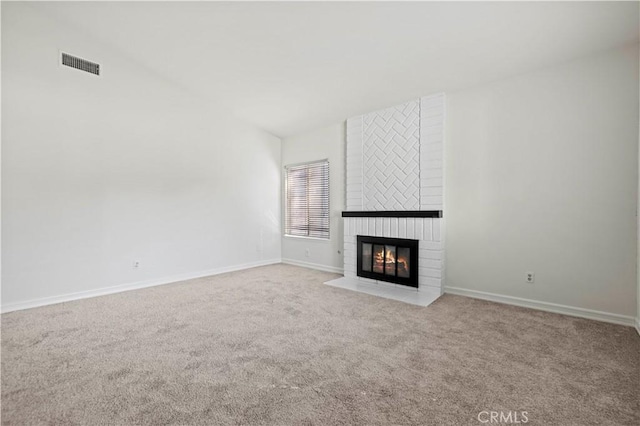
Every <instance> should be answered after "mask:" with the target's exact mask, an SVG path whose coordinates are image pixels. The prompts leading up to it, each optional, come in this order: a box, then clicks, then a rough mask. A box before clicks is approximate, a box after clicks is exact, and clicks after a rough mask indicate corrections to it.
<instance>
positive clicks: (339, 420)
mask: <svg viewBox="0 0 640 426" xmlns="http://www.w3.org/2000/svg"><path fill="white" fill-rule="evenodd" d="M334 277H335V275H334V274H329V273H323V272H318V271H313V270H309V269H303V268H298V267H294V266H287V265H273V266H267V267H261V268H255V269H250V270H246V271H240V272H234V273H230V274H224V275H218V276H215V277H210V278H202V279H197V280H191V281H186V282H182V283H176V284H171V285H165V286H160V287H154V288H149V289H145V290H138V291H130V292H126V293H120V294H115V295H110V296H104V297H97V298H93V299H86V300H81V301H76V302H70V303H64V304H59V305H53V306H48V307H43V308H37V309H31V310H26V311H19V312H13V313H9V314H4V315H2V424H6V425H33V424H55V425H65V424H84V425H99V424H110V425H111V424H118V425H126V424H148V425H160V424H181V425H187V424H210V425H227V424H242V425H254V424H256V425H258V424H269V425H347V424H348V425H387V424H392V425H414V424H415V425H423V424H424V425H474V424H478V425H479V424H483V423H481V422H480V421H479V420H478V414H479V413H481V412H483V411H487V412H490V411H496V412H500V411H501V412H503V414H504V415H507V413H509V412H511V416H512V417H511V419H512V420H513V419H514V413H515V412H517V414H516V416H520V417H519V418H518V420H520V421H522V420H524V418H523V417H522V413H521V412H522V411H526V414H525V416H526V419H527V420H528V424H531V425H540V424H545V425H563V426H564V425H581V426H582V425H595V424H607V425H638V424H640V366H639V365H640V337H639V336H638V335H637V333H636V331H635V330H634V329H633V328H631V327H622V326H616V325H610V324H604V323H599V322H595V321H589V320H582V319H577V318H571V317H566V316H562V315H555V314H549V313H544V312H538V311H534V310H529V309H523V308H517V307H511V306H506V305H499V304H494V303H490V302H483V301H478V300H473V299H469V298H464V297H458V296H450V295H445V296H443V297H441V298H440V299H439V300H438V301H436V302H435V303H434V304H433V305H431V306H429V307H427V308H423V307H418V306H413V305H407V304H404V303H401V302H396V301H393V300H387V299H381V298H377V297H374V296H369V295H365V294H360V293H354V292H350V291H346V290H341V289H337V288H333V287H329V286H326V285H323V284H322V282H324V281H326V280H328V279H331V278H334ZM489 416H490V414H482V415H481V417H480V418H481V420H489V419H490V417H489ZM485 424H490V423H485Z"/></svg>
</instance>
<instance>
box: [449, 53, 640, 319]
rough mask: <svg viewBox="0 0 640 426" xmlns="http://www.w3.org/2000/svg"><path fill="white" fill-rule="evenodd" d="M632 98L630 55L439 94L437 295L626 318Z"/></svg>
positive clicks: (633, 166) (634, 182)
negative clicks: (443, 109)
mask: <svg viewBox="0 0 640 426" xmlns="http://www.w3.org/2000/svg"><path fill="white" fill-rule="evenodd" d="M638 90H639V89H638V46H637V45H634V46H630V47H628V48H624V49H618V50H614V51H609V52H605V53H602V54H599V55H596V56H591V57H588V58H584V59H581V60H576V61H572V62H569V63H564V64H560V65H558V66H555V67H552V68H548V69H544V70H541V71H537V72H532V73H530V74H526V75H522V76H519V77H516V78H512V79H509V80H504V81H500V82H496V83H493V84H489V85H486V86H482V87H478V88H473V89H469V90H461V91H458V92H453V93H451V92H450V93H448V94H447V95H448V101H449V102H448V105H447V112H448V116H447V132H448V133H447V147H446V148H445V150H446V154H445V155H446V167H445V168H446V176H445V177H446V182H447V183H446V185H447V197H446V200H445V206H446V211H447V218H446V219H447V241H446V248H445V250H446V254H447V271H446V274H447V286H448V287H455V288H459V289H464V290H470V291H472V292H488V293H495V294H499V295H505V296H512V297H518V298H524V299H531V300H534V301H540V302H547V303H554V304H561V305H568V306H572V307H577V308H582V309H588V310H595V311H603V312H607V313H612V314H617V315H623V316H625V317H628V318H630V317H634V316H635V315H636V309H637V305H636V303H635V300H636V287H637V284H636V265H635V264H636V250H637V245H636V242H637V237H636V236H637V225H638V224H637V220H636V200H637V196H638V179H637V171H638ZM525 271H534V272H535V274H536V278H535V279H536V281H535V283H534V284H527V283H525Z"/></svg>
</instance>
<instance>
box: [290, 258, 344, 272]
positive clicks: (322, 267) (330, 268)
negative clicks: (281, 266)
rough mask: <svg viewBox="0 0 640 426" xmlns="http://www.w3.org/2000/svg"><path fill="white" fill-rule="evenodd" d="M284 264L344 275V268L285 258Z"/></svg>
mask: <svg viewBox="0 0 640 426" xmlns="http://www.w3.org/2000/svg"><path fill="white" fill-rule="evenodd" d="M282 263H286V264H287V265H294V266H302V267H304V268H310V269H317V270H318V271H324V272H333V273H335V274H342V273H343V269H342V268H336V267H335V266H327V265H321V264H319V263H311V262H302V261H300V260H295V259H284V258H283V259H282Z"/></svg>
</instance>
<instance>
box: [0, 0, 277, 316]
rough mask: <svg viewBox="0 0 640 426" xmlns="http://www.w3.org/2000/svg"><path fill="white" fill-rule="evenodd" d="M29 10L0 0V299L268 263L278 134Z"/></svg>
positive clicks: (13, 302)
mask: <svg viewBox="0 0 640 426" xmlns="http://www.w3.org/2000/svg"><path fill="white" fill-rule="evenodd" d="M36 9H37V7H36V6H34V5H33V4H32V5H29V4H21V3H3V5H2V12H3V13H2V88H3V91H2V106H3V108H2V123H3V126H2V144H3V146H2V149H3V156H2V220H3V221H2V266H3V268H2V284H3V286H2V303H3V309H10V308H11V307H12V306H13V307H15V306H22V305H23V304H25V303H26V304H28V303H27V302H29V301H34V300H35V301H37V300H40V299H42V298H47V297H55V296H60V295H65V294H70V293H77V292H87V291H89V292H90V291H94V290H96V289H102V288H105V287H110V286H116V285H123V284H127V283H136V282H147V283H150V282H157V281H162V280H167V279H171V278H172V277H174V278H175V277H184V276H191V275H197V274H202V273H209V272H215V271H218V270H221V269H225V268H231V267H235V266H238V265H247V264H250V265H253V264H258V263H261V262H265V261H278V260H279V258H280V216H281V207H280V191H279V188H280V178H281V177H280V169H281V164H280V141H279V139H278V138H276V137H274V136H272V135H269V134H267V133H265V132H263V131H260V130H257V129H255V128H253V127H251V126H248V125H246V124H244V123H241V122H239V121H237V120H235V119H233V118H232V117H228V116H224V115H222V114H220V113H214V112H213V111H212V110H209V109H206V108H205V107H204V106H203V104H202V103H201V102H200V101H199V100H198V99H197V98H196V97H194V96H192V95H190V94H188V93H186V92H184V91H182V90H181V89H180V88H178V87H174V86H172V85H171V83H170V82H167V81H164V80H162V79H161V78H160V77H159V76H158V75H156V74H155V73H154V72H153V71H152V70H147V69H143V68H141V67H139V66H138V65H137V64H136V63H135V62H134V61H133V60H130V59H128V58H125V57H122V56H120V55H119V54H118V53H117V52H113V51H111V50H109V49H108V48H107V47H105V46H104V45H101V44H99V43H98V42H96V41H95V40H91V39H90V38H88V37H87V36H86V35H85V34H81V33H79V32H75V31H74V30H73V29H70V28H69V27H67V26H61V25H58V24H57V23H56V22H54V21H52V20H50V19H48V18H47V17H45V16H42V15H40V14H39V13H37V12H36V11H35V10H36ZM58 49H62V50H66V51H68V52H69V53H72V54H77V55H80V56H84V57H86V58H87V59H90V60H97V61H99V62H100V63H101V64H102V70H103V76H101V77H100V78H97V77H95V76H93V75H90V74H87V73H83V72H80V71H77V70H74V69H70V68H66V67H60V66H59V65H58ZM185 65H187V63H185ZM134 260H140V261H141V266H140V268H139V269H134V268H132V262H133V261H134Z"/></svg>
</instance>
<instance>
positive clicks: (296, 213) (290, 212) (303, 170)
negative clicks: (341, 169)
mask: <svg viewBox="0 0 640 426" xmlns="http://www.w3.org/2000/svg"><path fill="white" fill-rule="evenodd" d="M285 199H286V201H285V203H286V205H285V231H284V232H285V234H286V235H293V236H297V237H313V238H326V239H328V238H329V161H327V160H323V161H315V162H312V163H305V164H297V165H292V166H286V167H285Z"/></svg>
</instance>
